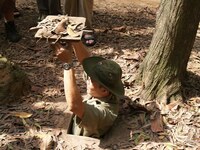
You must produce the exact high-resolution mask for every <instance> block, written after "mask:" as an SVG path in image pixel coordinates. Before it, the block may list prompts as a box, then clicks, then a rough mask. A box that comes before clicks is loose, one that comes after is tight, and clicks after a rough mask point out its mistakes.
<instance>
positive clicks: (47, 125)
mask: <svg viewBox="0 0 200 150" xmlns="http://www.w3.org/2000/svg"><path fill="white" fill-rule="evenodd" d="M158 5H159V1H158V0H149V1H148V2H145V0H123V1H120V2H119V1H116V0H96V1H95V6H94V17H93V26H94V29H95V31H96V36H97V43H96V45H95V46H93V47H89V48H88V49H89V51H90V52H91V53H92V54H93V55H100V56H103V57H106V58H109V59H112V60H115V61H116V62H118V63H119V64H120V66H121V67H122V68H123V82H124V83H125V88H126V89H125V90H126V96H127V99H125V100H122V101H121V106H122V107H121V110H120V114H119V117H118V119H117V121H116V123H115V125H114V127H113V128H112V130H111V131H110V132H109V133H108V134H107V136H105V137H104V139H101V140H100V144H99V145H95V144H91V142H89V144H88V143H82V144H80V141H79V142H76V143H75V145H73V146H72V144H69V145H70V146H72V147H70V146H69V145H68V144H67V142H66V141H65V139H64V138H63V135H64V134H66V133H65V131H66V125H65V123H66V122H65V121H66V116H67V114H66V102H65V99H64V97H63V96H64V88H63V71H62V68H61V62H59V61H58V60H57V59H56V56H55V52H54V51H52V50H51V49H50V47H49V44H48V43H46V41H39V42H36V41H37V40H36V39H35V38H34V34H35V33H34V32H30V31H29V28H30V27H33V26H36V25H37V17H38V11H37V7H36V2H35V0H19V1H18V3H17V7H18V8H19V10H20V12H21V13H22V16H21V17H19V18H16V24H17V26H18V29H19V32H20V34H21V35H22V37H23V38H22V39H21V41H20V42H18V43H15V44H14V43H9V42H7V41H6V40H5V35H4V26H3V20H1V21H0V54H2V55H3V56H5V57H7V58H8V59H9V60H11V61H13V62H14V63H15V64H17V65H18V66H20V68H22V69H23V70H24V71H25V72H26V73H27V75H28V78H29V79H30V80H31V93H30V94H28V95H26V96H24V97H23V98H22V99H20V101H16V102H15V103H12V104H9V105H6V106H0V150H12V149H15V150H37V149H42V147H43V148H44V147H47V146H49V145H48V144H49V143H48V141H51V142H50V144H51V145H50V146H51V148H50V149H57V150H62V149H63V150H66V149H126V150H127V149H138V150H149V149H158V150H161V149H166V150H172V149H183V150H185V149H188V150H190V149H191V150H197V149H198V148H199V147H200V144H199V143H200V112H199V107H200V37H197V38H196V41H195V44H194V47H193V50H192V54H191V57H190V60H189V63H188V71H189V77H188V79H187V80H186V82H185V85H184V88H183V91H184V94H185V98H186V102H185V103H184V104H182V105H181V106H179V108H178V111H177V109H174V110H173V109H172V111H171V112H170V113H169V114H167V115H166V116H165V117H164V122H165V125H164V132H161V133H153V132H152V131H151V129H150V118H149V114H148V113H147V112H145V111H142V110H137V109H135V107H134V105H133V102H134V101H136V100H137V98H138V92H139V91H138V89H139V87H137V86H136V85H134V81H135V78H134V77H135V74H136V71H137V70H138V67H139V65H140V63H141V62H142V60H143V59H144V57H145V55H146V53H147V52H148V47H149V45H150V42H151V39H152V35H153V31H154V28H155V18H156V11H157V8H158ZM77 70H78V72H77V75H76V76H77V78H78V81H79V82H78V85H79V86H80V89H81V92H82V93H83V94H84V93H85V88H84V86H85V84H84V82H83V79H82V74H81V73H80V72H81V70H82V68H81V67H80V66H78V67H77ZM22 112H23V113H22ZM24 113H26V114H24ZM45 144H46V145H45ZM44 149H45V148H44ZM46 149H47V148H46Z"/></svg>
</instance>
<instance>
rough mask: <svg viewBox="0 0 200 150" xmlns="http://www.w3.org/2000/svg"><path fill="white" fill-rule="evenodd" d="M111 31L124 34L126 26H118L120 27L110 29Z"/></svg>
mask: <svg viewBox="0 0 200 150" xmlns="http://www.w3.org/2000/svg"><path fill="white" fill-rule="evenodd" d="M112 30H113V31H118V32H125V31H126V26H120V27H114V28H112Z"/></svg>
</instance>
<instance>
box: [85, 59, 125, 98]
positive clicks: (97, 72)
mask: <svg viewBox="0 0 200 150" xmlns="http://www.w3.org/2000/svg"><path fill="white" fill-rule="evenodd" d="M83 69H84V70H85V72H86V74H87V75H88V76H89V77H91V78H92V79H94V80H95V81H96V82H97V83H99V84H100V85H102V86H103V87H105V88H106V89H107V90H109V91H110V92H111V93H113V94H114V95H116V96H119V97H121V96H124V86H123V83H122V81H121V77H122V70H121V68H120V66H119V65H118V64H117V63H116V62H114V61H112V60H108V59H105V58H102V57H99V56H93V57H88V58H86V59H84V60H83Z"/></svg>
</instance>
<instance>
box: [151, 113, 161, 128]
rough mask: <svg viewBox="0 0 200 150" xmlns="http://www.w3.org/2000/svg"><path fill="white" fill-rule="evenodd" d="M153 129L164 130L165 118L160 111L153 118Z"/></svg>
mask: <svg viewBox="0 0 200 150" xmlns="http://www.w3.org/2000/svg"><path fill="white" fill-rule="evenodd" d="M151 130H152V131H153V132H163V131H164V128H163V119H162V115H161V114H160V112H156V115H155V118H154V119H153V120H151Z"/></svg>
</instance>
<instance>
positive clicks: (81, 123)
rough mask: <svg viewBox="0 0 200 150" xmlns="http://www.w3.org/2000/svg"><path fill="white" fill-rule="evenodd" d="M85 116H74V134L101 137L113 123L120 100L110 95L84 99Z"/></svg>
mask: <svg viewBox="0 0 200 150" xmlns="http://www.w3.org/2000/svg"><path fill="white" fill-rule="evenodd" d="M83 102H84V106H85V112H84V115H83V118H82V119H80V118H79V117H78V116H75V117H74V118H73V126H72V133H73V134H74V135H82V136H89V137H94V138H100V137H101V136H102V135H104V134H105V133H106V132H107V131H108V130H109V129H110V127H111V126H112V125H113V123H114V121H115V119H116V118H117V115H118V111H119V100H118V98H117V97H116V96H114V95H110V96H108V97H105V98H101V99H97V98H90V99H87V100H84V101H83Z"/></svg>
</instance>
